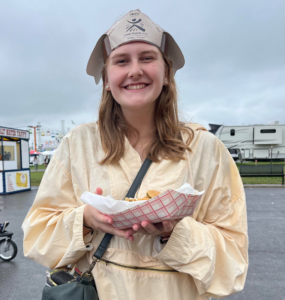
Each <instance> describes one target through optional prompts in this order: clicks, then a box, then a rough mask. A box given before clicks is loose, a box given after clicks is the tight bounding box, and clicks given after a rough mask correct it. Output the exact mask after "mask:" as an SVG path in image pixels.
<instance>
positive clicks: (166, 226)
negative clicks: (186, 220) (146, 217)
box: [126, 219, 181, 237]
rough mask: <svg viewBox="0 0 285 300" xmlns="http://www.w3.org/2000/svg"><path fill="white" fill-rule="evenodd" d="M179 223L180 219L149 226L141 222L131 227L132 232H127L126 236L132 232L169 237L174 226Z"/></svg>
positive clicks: (147, 223)
mask: <svg viewBox="0 0 285 300" xmlns="http://www.w3.org/2000/svg"><path fill="white" fill-rule="evenodd" d="M180 221H181V219H178V220H169V221H163V222H161V223H156V224H151V223H149V222H147V221H143V222H141V223H140V224H135V225H133V228H132V230H127V232H126V235H127V236H128V235H129V234H130V235H133V231H135V232H140V233H142V234H145V235H160V236H162V237H168V236H170V235H171V233H172V231H173V229H174V227H175V226H176V224H177V223H178V222H180Z"/></svg>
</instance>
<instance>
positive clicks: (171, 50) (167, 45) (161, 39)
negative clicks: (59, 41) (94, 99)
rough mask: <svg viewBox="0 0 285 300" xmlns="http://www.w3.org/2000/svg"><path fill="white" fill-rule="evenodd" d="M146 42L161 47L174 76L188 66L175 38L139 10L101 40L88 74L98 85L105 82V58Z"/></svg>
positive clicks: (124, 18) (126, 17) (93, 53)
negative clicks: (129, 45)
mask: <svg viewBox="0 0 285 300" xmlns="http://www.w3.org/2000/svg"><path fill="white" fill-rule="evenodd" d="M134 41H142V42H146V43H149V44H151V45H154V46H156V47H158V48H159V49H160V50H161V51H162V52H163V53H165V54H166V56H167V57H168V58H169V59H170V60H171V61H172V64H173V71H174V73H175V72H176V71H177V70H179V69H181V68H182V67H183V66H184V64H185V60H184V56H183V54H182V51H181V50H180V48H179V46H178V45H177V44H176V42H175V40H174V38H173V37H172V36H171V35H170V34H169V33H168V32H166V31H164V30H163V29H162V28H161V27H160V26H158V25H157V24H155V23H153V22H152V20H151V19H150V18H149V17H148V16H147V15H145V14H143V13H142V12H141V11H140V10H139V9H136V10H131V11H130V12H129V13H127V14H126V15H125V16H124V17H122V18H121V19H120V20H119V21H117V22H116V23H115V24H114V25H113V26H112V27H111V28H110V29H109V30H108V31H107V32H106V33H104V34H103V35H102V36H101V37H100V39H99V40H98V41H97V44H96V46H95V48H94V49H93V52H92V54H91V56H90V58H89V61H88V64H87V74H88V75H90V76H94V78H95V82H96V84H98V83H99V81H100V79H101V71H102V68H103V66H104V48H103V45H105V50H106V53H105V56H106V55H107V56H109V55H110V53H111V52H112V51H113V50H114V49H116V48H117V47H119V46H120V45H123V44H126V43H130V42H134Z"/></svg>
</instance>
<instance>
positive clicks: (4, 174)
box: [0, 126, 31, 195]
mask: <svg viewBox="0 0 285 300" xmlns="http://www.w3.org/2000/svg"><path fill="white" fill-rule="evenodd" d="M29 139H30V133H29V131H27V130H21V129H15V128H7V127H1V126H0V195H3V194H12V193H18V192H23V191H29V190H31V177H30V153H29Z"/></svg>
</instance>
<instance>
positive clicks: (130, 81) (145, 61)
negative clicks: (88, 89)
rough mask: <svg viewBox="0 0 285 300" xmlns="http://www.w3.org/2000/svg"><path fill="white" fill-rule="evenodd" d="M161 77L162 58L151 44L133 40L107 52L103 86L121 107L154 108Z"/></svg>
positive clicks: (160, 88)
mask: <svg viewBox="0 0 285 300" xmlns="http://www.w3.org/2000/svg"><path fill="white" fill-rule="evenodd" d="M165 80H166V76H165V65H164V60H163V58H162V55H161V52H160V51H159V50H158V48H157V47H155V46H152V45H150V44H147V43H144V42H133V43H128V44H126V45H122V46H120V47H118V48H117V49H115V50H114V51H113V52H112V53H111V54H110V57H109V60H108V63H107V78H106V82H105V86H108V88H107V89H108V90H110V91H111V92H112V95H113V97H114V99H115V100H116V101H117V102H118V103H119V104H120V105H121V107H122V108H128V109H130V108H131V109H139V108H143V107H147V106H153V107H154V103H155V100H156V99H157V97H158V96H159V95H160V93H161V90H162V87H163V85H164V84H165Z"/></svg>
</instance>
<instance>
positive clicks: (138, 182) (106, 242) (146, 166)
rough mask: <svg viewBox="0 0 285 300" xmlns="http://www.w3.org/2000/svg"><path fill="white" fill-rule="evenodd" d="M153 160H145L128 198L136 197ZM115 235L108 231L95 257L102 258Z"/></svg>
mask: <svg viewBox="0 0 285 300" xmlns="http://www.w3.org/2000/svg"><path fill="white" fill-rule="evenodd" d="M151 163H152V161H151V160H150V159H148V158H146V159H145V161H144V162H143V164H142V166H141V168H140V170H139V172H138V174H137V176H136V178H135V180H134V182H133V184H132V185H131V187H130V189H129V191H128V193H127V195H126V197H128V198H134V197H135V194H136V191H137V190H138V188H139V186H140V185H141V183H142V180H143V178H144V176H145V174H146V172H147V170H148V169H149V167H150V165H151ZM112 237H113V235H112V234H111V233H106V234H105V235H104V237H103V240H102V241H101V243H100V245H99V247H98V248H97V249H96V251H95V253H94V254H93V258H94V259H99V260H100V259H101V258H102V256H103V255H104V253H105V251H106V250H107V248H108V245H109V243H110V241H111V238H112Z"/></svg>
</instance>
